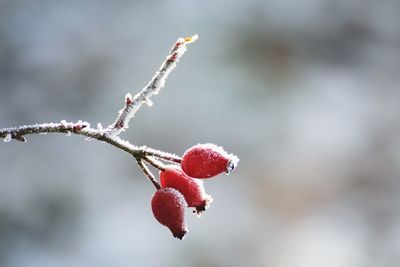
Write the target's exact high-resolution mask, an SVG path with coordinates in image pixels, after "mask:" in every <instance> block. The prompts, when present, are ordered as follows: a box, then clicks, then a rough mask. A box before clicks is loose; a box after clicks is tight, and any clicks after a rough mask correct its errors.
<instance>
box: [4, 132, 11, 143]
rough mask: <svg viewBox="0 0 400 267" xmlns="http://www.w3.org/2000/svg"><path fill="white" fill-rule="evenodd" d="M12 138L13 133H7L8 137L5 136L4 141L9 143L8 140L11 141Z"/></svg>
mask: <svg viewBox="0 0 400 267" xmlns="http://www.w3.org/2000/svg"><path fill="white" fill-rule="evenodd" d="M11 139H12V136H11V134H9V133H8V134H6V137H4V140H3V141H4V143H8V142H10V141H11Z"/></svg>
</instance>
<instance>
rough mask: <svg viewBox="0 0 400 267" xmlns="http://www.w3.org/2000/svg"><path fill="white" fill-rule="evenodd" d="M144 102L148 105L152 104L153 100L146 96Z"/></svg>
mask: <svg viewBox="0 0 400 267" xmlns="http://www.w3.org/2000/svg"><path fill="white" fill-rule="evenodd" d="M144 103H146V105H147V106H149V107H152V106H153V101H151V100H150V97H146V98H145V100H144Z"/></svg>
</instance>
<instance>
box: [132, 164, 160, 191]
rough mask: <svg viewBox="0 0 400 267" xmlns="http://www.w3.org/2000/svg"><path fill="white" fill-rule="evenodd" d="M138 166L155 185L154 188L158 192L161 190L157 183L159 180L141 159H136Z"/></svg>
mask: <svg viewBox="0 0 400 267" xmlns="http://www.w3.org/2000/svg"><path fill="white" fill-rule="evenodd" d="M136 161H137V164H138V165H139V167H140V168H141V169H142V171H143V173H144V174H145V175H146V176H147V178H148V179H149V180H150V182H152V183H153V185H154V187H155V188H156V189H157V190H158V189H161V185H160V183H159V182H158V181H157V179H156V178H155V177H154V174H153V173H152V172H151V171H150V170H149V168H147V166H146V165H145V164H144V163H143V160H141V159H136Z"/></svg>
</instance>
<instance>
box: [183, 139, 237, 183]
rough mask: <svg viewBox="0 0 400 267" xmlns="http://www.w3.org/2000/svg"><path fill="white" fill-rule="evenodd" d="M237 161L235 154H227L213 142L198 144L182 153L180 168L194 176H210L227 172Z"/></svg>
mask: <svg viewBox="0 0 400 267" xmlns="http://www.w3.org/2000/svg"><path fill="white" fill-rule="evenodd" d="M238 162H239V158H238V157H236V156H235V155H232V154H228V153H227V152H226V151H225V150H224V149H223V148H222V147H219V146H216V145H214V144H198V145H195V146H193V147H191V148H189V149H188V150H186V152H185V153H184V154H183V156H182V162H181V166H182V170H183V171H184V172H185V173H186V174H187V175H189V176H190V177H194V178H210V177H213V176H216V175H218V174H220V173H223V172H225V173H227V174H229V173H230V172H231V171H232V170H233V169H234V168H235V167H236V165H237V163H238Z"/></svg>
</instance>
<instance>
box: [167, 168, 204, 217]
mask: <svg viewBox="0 0 400 267" xmlns="http://www.w3.org/2000/svg"><path fill="white" fill-rule="evenodd" d="M160 183H161V187H163V188H166V187H170V188H174V189H176V190H178V191H179V192H181V193H182V195H183V196H184V197H185V200H186V202H187V204H188V207H193V208H195V212H196V213H197V214H200V213H201V212H202V211H205V210H206V209H207V208H208V207H209V203H211V202H212V198H211V196H209V195H207V194H206V192H205V191H204V185H203V181H201V180H198V179H195V178H192V177H189V176H187V175H186V174H185V173H184V172H183V171H182V169H181V167H179V166H178V165H168V166H167V167H166V169H165V171H160Z"/></svg>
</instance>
